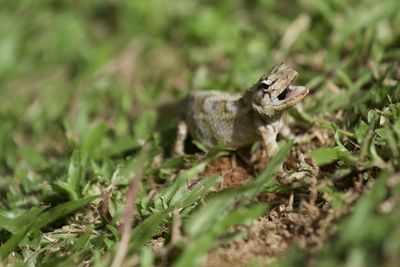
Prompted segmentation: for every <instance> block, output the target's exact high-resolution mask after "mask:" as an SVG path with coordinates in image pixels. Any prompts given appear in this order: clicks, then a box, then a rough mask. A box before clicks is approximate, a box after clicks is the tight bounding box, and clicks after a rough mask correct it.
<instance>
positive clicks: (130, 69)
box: [0, 0, 400, 266]
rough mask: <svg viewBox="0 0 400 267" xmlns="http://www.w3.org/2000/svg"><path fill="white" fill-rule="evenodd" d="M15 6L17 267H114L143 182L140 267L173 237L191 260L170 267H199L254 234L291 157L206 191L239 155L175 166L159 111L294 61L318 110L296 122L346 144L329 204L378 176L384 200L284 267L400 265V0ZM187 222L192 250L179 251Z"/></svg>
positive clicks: (7, 39)
mask: <svg viewBox="0 0 400 267" xmlns="http://www.w3.org/2000/svg"><path fill="white" fill-rule="evenodd" d="M0 6H1V9H0V85H1V89H0V246H1V247H0V258H1V259H2V260H3V263H4V264H5V265H15V266H25V265H29V266H36V265H37V266H39V265H40V266H48V265H52V264H58V265H65V266H70V265H71V264H80V265H82V266H84V265H85V264H90V265H95V266H108V265H110V264H111V262H113V260H114V261H115V255H116V251H117V250H118V249H119V248H120V244H121V239H120V238H121V235H120V233H119V230H120V229H119V223H120V222H121V220H122V216H123V208H124V202H125V199H126V192H127V188H128V185H129V183H130V182H131V180H132V179H141V185H140V189H139V192H138V197H137V200H136V209H137V214H136V215H135V216H134V218H135V221H134V229H133V232H132V236H131V242H130V243H129V250H128V255H127V257H126V260H127V263H132V264H134V263H137V262H138V261H140V264H141V266H152V265H154V264H157V262H156V255H155V254H154V252H153V251H152V250H151V249H149V246H147V244H148V242H149V240H150V239H152V238H157V237H160V236H162V237H164V238H165V239H166V240H167V241H166V244H165V247H166V248H165V249H166V250H167V251H168V249H169V247H168V246H175V247H178V248H179V249H178V252H176V251H175V253H176V255H175V254H173V255H174V256H173V257H172V256H171V257H172V259H169V260H170V262H169V264H171V265H173V264H174V265H175V266H193V265H195V264H198V263H199V262H200V259H201V257H202V256H204V255H205V254H206V253H207V252H208V251H209V250H210V249H211V248H213V247H214V246H215V245H217V244H220V243H221V242H226V241H228V240H230V239H232V238H241V237H240V236H239V237H238V236H235V235H234V234H233V233H232V231H231V229H232V228H231V227H232V226H234V225H249V224H250V223H251V222H252V220H254V219H255V218H258V217H260V216H262V215H263V214H265V213H266V212H267V211H268V210H269V209H270V208H271V206H270V205H269V204H268V205H267V204H261V203H259V202H258V201H257V200H256V196H257V194H258V193H260V192H264V191H271V190H273V189H274V188H277V184H276V182H275V180H274V179H273V178H272V176H273V174H274V173H275V171H276V169H277V168H278V166H279V165H280V164H281V163H282V162H283V161H284V160H285V158H286V156H287V155H288V154H289V151H290V147H291V145H290V143H287V144H286V145H284V146H283V148H282V150H281V152H280V154H279V156H277V157H275V158H274V161H273V162H271V163H270V164H269V165H268V168H267V169H266V170H265V171H264V172H262V173H261V174H260V175H259V176H258V178H257V179H255V180H253V181H252V182H250V183H249V184H246V185H245V186H241V187H238V188H235V189H228V190H225V191H222V192H219V193H210V192H213V191H214V190H213V188H215V187H216V186H217V184H218V183H219V182H220V181H221V178H220V177H214V176H212V177H206V178H203V179H202V180H201V181H200V182H195V181H197V178H198V175H199V173H201V172H202V171H203V170H204V169H205V167H206V165H207V163H209V162H210V161H211V160H212V159H214V158H216V157H218V156H219V155H220V154H221V153H223V152H221V151H218V150H215V151H210V152H209V153H208V154H207V155H206V156H205V157H203V158H197V157H193V156H188V157H180V158H166V159H165V158H163V156H162V155H165V154H168V151H165V147H164V146H162V144H164V143H170V144H171V143H172V142H173V140H172V139H171V138H170V136H169V135H168V133H171V132H173V129H174V124H173V123H172V122H168V121H162V122H160V121H157V113H156V107H158V106H159V105H160V104H161V103H165V102H167V101H177V100H178V99H181V98H182V97H183V96H184V95H185V94H186V93H187V92H188V90H191V89H192V88H196V89H201V88H221V89H222V90H231V91H240V90H243V88H246V87H247V86H249V85H250V84H251V83H253V82H254V81H255V80H256V79H257V78H258V77H259V75H260V74H261V73H263V72H264V71H265V70H266V69H268V68H269V67H270V66H272V65H273V64H276V63H278V62H281V61H285V62H287V63H289V64H291V65H293V66H295V67H296V69H297V70H298V71H299V73H300V76H299V80H298V83H299V84H300V83H307V85H308V86H309V87H310V88H311V94H310V96H309V97H308V98H307V100H306V101H305V103H304V105H303V107H304V110H305V111H299V110H297V109H295V110H293V111H292V112H291V115H292V117H294V118H295V119H297V120H302V121H304V122H306V123H307V125H308V126H309V127H313V126H314V125H315V124H317V123H320V124H322V125H323V126H324V127H326V128H328V129H329V130H330V131H331V133H332V139H334V140H332V141H333V142H334V143H335V146H334V147H323V148H319V149H317V150H315V151H313V152H312V153H311V152H310V155H312V156H313V157H314V158H315V160H316V162H317V163H318V164H319V165H320V166H321V168H322V169H323V168H324V167H323V166H328V167H329V168H328V167H326V169H325V171H324V177H323V179H325V181H326V185H327V187H328V188H329V190H327V189H326V187H325V188H320V190H321V191H320V194H321V195H323V197H324V199H325V200H326V201H327V202H328V203H330V204H331V205H336V204H337V203H334V202H335V199H336V200H337V199H340V198H341V197H343V196H344V192H341V191H340V190H338V189H337V187H336V186H335V181H342V182H343V181H345V182H349V183H352V182H354V181H355V180H357V179H358V178H360V177H361V178H362V179H363V181H364V182H365V183H369V182H371V186H372V189H371V190H370V191H368V192H366V193H365V194H363V196H362V197H361V198H360V199H359V200H358V201H357V203H356V205H355V206H354V207H353V211H352V213H351V214H350V216H348V217H346V218H345V219H343V220H342V221H340V222H339V224H338V231H337V233H336V235H335V236H334V238H333V239H332V240H330V241H329V242H327V243H326V244H325V245H324V247H323V248H322V250H320V251H319V252H318V253H316V254H315V255H314V256H313V257H312V258H311V259H310V258H309V257H308V255H309V254H308V253H307V252H304V251H302V250H301V249H296V248H295V247H293V248H292V249H291V250H289V252H288V254H287V255H285V257H284V258H285V260H284V261H277V262H275V264H277V265H278V266H286V265H288V266H292V265H293V264H294V263H297V264H301V263H302V264H304V263H309V264H315V265H322V264H325V265H326V266H336V265H337V264H347V265H349V266H350V265H351V266H376V265H377V264H382V265H386V266H394V265H395V264H396V263H398V262H399V260H400V258H399V255H398V251H399V250H400V243H399V240H400V227H399V226H398V220H399V219H400V218H399V217H400V207H399V203H400V200H399V199H400V183H399V179H400V178H399V176H400V173H399V171H400V160H399V159H400V106H399V100H400V86H399V78H400V67H399V59H400V28H399V27H398V25H400V16H399V10H400V4H399V2H398V1H397V0H392V1H391V0H385V1H372V0H359V1H351V3H350V1H344V0H331V1H312V0H301V1H297V2H294V1H273V0H263V1H261V0H260V1H228V0H224V1H218V2H217V3H213V2H210V1H183V0H180V1H161V0H154V1H79V2H73V3H72V2H69V1H53V0H40V1H28V0H27V1H1V2H0ZM144 144H146V145H145V147H147V149H146V151H145V152H143V149H142V148H143V145H144ZM140 155H143V156H142V157H141V156H140ZM142 159H143V160H142ZM140 169H143V170H144V174H143V175H142V176H140V175H138V174H137V173H138V170H140ZM323 170H324V169H323ZM135 174H136V175H135ZM373 181H375V183H372V182H373ZM192 183H193V184H194V185H193V186H191V187H190V189H189V188H188V187H187V184H192ZM155 184H156V185H155ZM372 184H373V185H372ZM278 187H279V186H278ZM209 193H210V194H209ZM199 200H201V201H199ZM88 203H91V204H89V205H88ZM339 205H340V204H339ZM177 220H178V221H181V224H182V228H183V237H181V238H180V239H179V240H178V243H174V242H175V241H176V240H173V239H174V237H173V232H174V229H175V228H176V226H175V225H176V224H174V222H176V221H177ZM174 227H175V228H174ZM171 236H172V237H171ZM242 238H243V237H242ZM173 241H174V242H173ZM171 244H172V245H171ZM170 252H171V251H170ZM171 253H172V252H171ZM0 265H1V263H0Z"/></svg>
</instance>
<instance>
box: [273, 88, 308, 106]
mask: <svg viewBox="0 0 400 267" xmlns="http://www.w3.org/2000/svg"><path fill="white" fill-rule="evenodd" d="M304 90H306V88H305V87H304V86H297V85H292V84H289V86H288V87H286V88H285V90H283V92H282V93H280V95H278V97H277V98H276V99H277V100H278V101H277V102H281V101H287V100H289V99H292V98H294V97H296V96H298V95H300V94H302V93H303V92H304Z"/></svg>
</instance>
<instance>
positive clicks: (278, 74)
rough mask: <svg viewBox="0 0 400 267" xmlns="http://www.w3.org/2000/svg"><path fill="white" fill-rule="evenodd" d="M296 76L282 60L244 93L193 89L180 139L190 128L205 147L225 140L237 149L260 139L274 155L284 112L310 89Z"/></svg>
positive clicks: (178, 150) (193, 135)
mask: <svg viewBox="0 0 400 267" xmlns="http://www.w3.org/2000/svg"><path fill="white" fill-rule="evenodd" d="M297 75H298V74H297V72H296V71H295V70H293V69H291V68H290V67H288V66H287V65H285V64H284V63H282V64H279V65H276V66H274V67H273V68H272V69H271V70H270V71H269V73H267V74H265V75H263V76H262V77H261V78H260V79H259V81H258V82H257V83H255V84H254V85H253V86H252V87H250V88H249V89H248V90H247V91H245V92H244V93H243V94H232V93H227V92H221V91H215V90H209V91H193V92H191V93H190V94H189V96H188V98H187V100H186V103H185V104H186V114H185V122H184V123H181V124H180V126H179V128H180V129H179V131H178V140H180V141H179V142H181V141H182V140H184V137H183V136H184V135H186V133H187V129H188V130H189V133H190V135H191V136H192V138H193V139H195V140H197V141H199V142H200V143H202V144H203V145H204V146H206V147H212V146H214V145H215V144H217V143H218V142H220V141H222V142H223V143H225V145H226V146H227V147H228V148H232V149H237V148H240V147H244V146H247V145H250V144H253V143H254V142H256V141H261V142H262V144H263V146H264V149H265V151H266V152H267V156H268V157H270V156H272V155H273V154H274V153H275V152H276V149H277V144H276V136H277V134H278V131H279V128H280V119H281V115H282V113H283V111H285V110H286V109H288V108H289V107H291V106H293V105H295V104H296V103H298V102H299V101H300V100H301V99H303V98H304V97H305V96H306V95H307V94H308V92H309V90H308V88H306V87H304V86H295V85H292V84H291V83H292V82H293V81H294V80H295V79H296V78H297ZM185 124H186V125H185ZM176 152H177V153H178V154H181V153H183V145H181V144H178V143H177V147H176Z"/></svg>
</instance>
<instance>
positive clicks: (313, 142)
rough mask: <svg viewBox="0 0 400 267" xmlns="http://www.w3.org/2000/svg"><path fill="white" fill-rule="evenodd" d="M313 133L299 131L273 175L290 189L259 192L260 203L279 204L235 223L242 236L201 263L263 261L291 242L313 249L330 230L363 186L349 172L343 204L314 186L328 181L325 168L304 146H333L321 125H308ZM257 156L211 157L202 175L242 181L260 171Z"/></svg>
mask: <svg viewBox="0 0 400 267" xmlns="http://www.w3.org/2000/svg"><path fill="white" fill-rule="evenodd" d="M313 130H314V131H313V134H310V133H308V134H307V135H304V136H303V137H302V138H304V142H301V140H300V141H299V140H298V141H299V142H297V144H295V145H294V146H293V148H292V153H291V155H290V156H289V158H288V159H287V161H286V162H285V164H284V171H283V172H281V173H280V174H279V175H278V176H277V178H276V179H277V180H278V181H279V182H280V183H281V184H285V185H287V186H288V187H289V188H290V193H289V194H286V195H285V194H276V193H270V194H263V195H261V196H259V197H258V200H259V201H261V202H274V203H280V205H278V206H275V207H274V208H273V209H272V210H271V211H270V212H269V213H268V214H266V215H265V216H263V217H261V218H259V219H258V220H257V221H255V222H254V223H253V224H252V225H251V226H249V227H248V228H245V227H243V226H240V227H236V228H235V229H234V231H238V232H245V233H247V237H246V238H244V239H241V240H234V241H231V242H229V243H227V244H222V245H220V246H218V247H216V248H215V249H213V250H212V251H211V252H210V253H208V255H207V256H206V258H205V259H204V262H203V266H207V267H213V266H216V267H217V266H218V267H221V266H222V267H223V266H229V267H233V266H246V265H248V264H250V263H262V264H263V265H265V264H268V263H269V262H271V261H273V260H274V259H276V258H278V257H280V256H282V255H283V254H284V253H285V251H286V250H287V249H288V248H289V246H291V245H292V244H297V245H298V246H299V247H301V248H302V249H304V250H305V251H307V252H308V253H309V254H313V253H315V252H316V251H318V250H319V249H320V248H321V247H322V245H323V244H324V242H325V241H326V240H327V239H329V238H330V237H332V236H333V235H334V233H335V231H336V222H337V221H338V219H340V218H341V217H343V216H344V215H346V214H348V213H349V212H350V210H351V207H352V205H353V203H354V202H355V201H356V199H357V198H358V197H359V196H360V194H361V192H362V191H363V190H364V189H365V187H366V185H365V184H363V183H362V182H357V181H362V179H358V177H356V176H355V177H352V178H354V179H351V180H353V181H356V182H354V183H352V184H349V185H348V186H347V188H346V189H343V188H341V190H343V191H344V190H346V193H345V203H343V204H342V205H341V206H340V208H333V207H332V206H331V205H330V204H329V202H327V201H325V200H324V198H323V197H324V196H323V195H322V194H321V193H319V191H318V188H319V187H321V186H323V185H324V184H325V183H327V182H329V180H327V179H326V177H327V172H325V170H320V169H319V168H318V166H317V164H316V163H315V162H314V161H313V159H312V158H311V157H309V156H308V152H309V151H313V150H315V149H317V148H318V147H321V146H329V145H333V143H332V141H330V140H333V138H332V136H330V134H329V133H328V131H327V130H326V129H322V128H318V129H313ZM255 153H256V154H257V155H256V158H258V159H257V160H256V161H255V162H254V164H253V165H246V164H245V163H242V161H237V160H236V161H234V160H232V158H230V157H222V158H219V159H217V160H216V161H214V162H212V163H211V164H210V166H208V168H207V170H206V171H205V173H204V174H205V175H216V174H217V175H221V176H222V177H223V179H224V180H223V182H222V183H221V185H220V189H224V188H227V187H231V186H237V185H240V184H243V183H245V182H247V181H249V180H250V179H252V178H253V177H254V176H256V174H257V173H259V172H260V171H262V169H263V168H264V167H265V164H266V162H265V161H263V159H262V158H260V155H261V153H260V151H256V152H255Z"/></svg>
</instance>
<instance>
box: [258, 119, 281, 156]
mask: <svg viewBox="0 0 400 267" xmlns="http://www.w3.org/2000/svg"><path fill="white" fill-rule="evenodd" d="M257 131H258V133H259V135H260V136H261V142H262V145H263V148H264V151H265V153H266V158H267V160H269V159H270V158H271V157H272V156H273V155H275V153H276V152H277V150H278V144H277V143H276V136H277V135H278V131H277V129H276V128H275V127H274V126H272V125H262V124H261V123H258V125H257Z"/></svg>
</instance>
